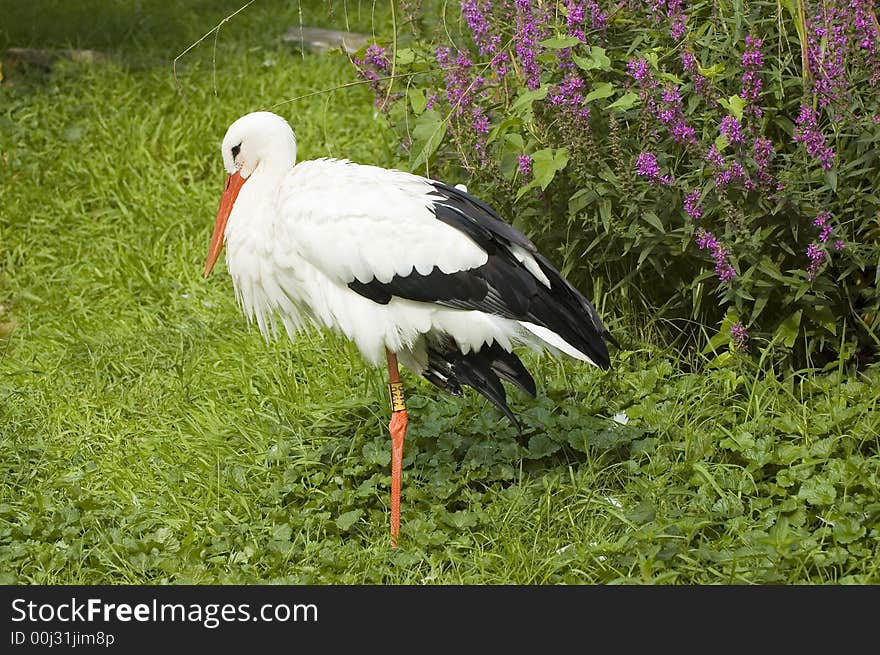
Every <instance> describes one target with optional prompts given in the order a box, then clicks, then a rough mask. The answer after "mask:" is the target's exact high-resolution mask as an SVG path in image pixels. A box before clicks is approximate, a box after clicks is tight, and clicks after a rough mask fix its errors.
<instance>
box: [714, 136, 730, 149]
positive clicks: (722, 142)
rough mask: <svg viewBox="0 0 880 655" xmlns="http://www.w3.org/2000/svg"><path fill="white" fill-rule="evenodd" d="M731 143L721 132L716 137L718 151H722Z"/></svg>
mask: <svg viewBox="0 0 880 655" xmlns="http://www.w3.org/2000/svg"><path fill="white" fill-rule="evenodd" d="M729 144H730V141H728V140H727V137H726V136H724V135H723V134H719V135H718V136H717V137H715V147H716V148H717V149H718V152H722V151H723V150H724V149H725V148H726V147H727V146H728V145H729Z"/></svg>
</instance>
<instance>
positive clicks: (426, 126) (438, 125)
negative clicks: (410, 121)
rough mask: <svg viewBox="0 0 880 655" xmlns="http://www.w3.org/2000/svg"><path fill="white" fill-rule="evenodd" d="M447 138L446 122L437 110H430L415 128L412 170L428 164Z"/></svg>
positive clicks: (420, 118)
mask: <svg viewBox="0 0 880 655" xmlns="http://www.w3.org/2000/svg"><path fill="white" fill-rule="evenodd" d="M444 136H446V122H445V121H444V120H443V117H442V116H441V115H440V113H439V112H438V111H437V110H436V109H429V110H427V111H426V112H425V113H423V114H422V115H421V116H419V118H418V120H416V125H415V127H414V128H413V149H412V152H413V155H414V159H413V161H412V163H411V164H410V168H411V169H413V170H415V169H417V168H419V167H420V166H422V165H424V164H425V163H427V161H428V160H429V159H430V158H431V155H433V154H434V152H435V151H436V150H437V148H438V147H439V146H440V143H441V142H442V141H443V137H444Z"/></svg>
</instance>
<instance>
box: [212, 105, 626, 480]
mask: <svg viewBox="0 0 880 655" xmlns="http://www.w3.org/2000/svg"><path fill="white" fill-rule="evenodd" d="M222 150H223V158H224V164H225V165H226V169H227V171H228V172H229V174H230V178H229V181H228V182H227V189H226V191H225V192H224V197H223V200H222V201H221V207H220V211H219V213H218V217H217V224H216V225H215V230H214V236H213V238H212V244H211V251H210V254H209V256H208V263H207V265H206V275H207V273H208V272H209V271H210V269H211V267H212V266H213V263H214V261H215V260H216V259H217V257H218V256H219V253H220V249H221V248H222V246H223V243H224V238H225V243H226V247H227V255H226V260H227V267H228V269H229V273H230V275H231V276H232V280H233V284H234V286H235V292H236V296H237V298H238V300H239V303H240V305H241V307H242V310H243V312H244V313H245V315H246V316H247V317H248V318H249V319H252V320H254V321H255V322H256V323H257V325H258V326H259V329H260V331H261V332H263V334H265V335H270V334H272V333H274V332H275V331H276V330H277V328H278V326H279V324H280V325H283V327H284V329H286V331H287V333H288V334H289V335H290V336H291V337H292V336H293V335H294V334H295V333H296V332H297V331H299V330H300V329H301V328H302V327H304V326H306V325H309V324H311V325H316V326H319V327H324V328H328V329H331V330H335V331H338V332H341V333H342V334H344V335H345V336H346V337H348V338H349V339H350V340H352V341H353V342H354V343H355V344H356V345H357V347H358V349H359V350H360V352H361V353H362V354H363V356H364V357H365V359H367V361H369V362H371V363H373V364H379V363H380V362H381V361H383V359H384V358H385V357H386V356H388V362H389V368H392V365H393V369H394V371H393V372H392V375H393V373H394V372H396V362H393V361H392V355H396V356H397V357H399V359H400V363H401V364H403V365H404V366H406V367H407V368H410V369H411V370H413V371H415V372H416V373H418V374H420V375H422V376H424V377H425V378H426V379H428V380H429V381H430V382H432V383H433V384H435V385H437V386H438V387H440V388H442V389H444V390H446V391H449V392H452V393H455V394H460V393H461V385H463V384H464V385H469V386H472V387H474V388H475V389H477V391H479V392H480V393H482V394H484V395H485V396H486V397H487V398H489V399H490V400H491V401H492V402H493V403H494V404H495V405H496V406H497V407H498V408H499V409H501V410H502V411H503V412H504V413H505V414H506V415H507V416H508V417H510V418H511V420H515V419H514V417H513V414H512V413H511V412H510V409H509V408H508V407H507V404H506V396H505V392H504V388H503V386H502V385H501V383H500V381H499V378H501V379H505V380H507V381H508V382H511V383H513V384H515V385H516V386H518V387H519V388H521V389H523V390H524V391H526V392H528V393H530V394H532V395H534V393H535V384H534V381H533V380H532V377H531V376H530V375H529V373H528V371H527V370H526V369H525V367H524V366H523V365H522V363H521V362H520V360H519V359H518V358H517V356H516V355H515V354H514V353H513V352H512V346H513V345H515V344H517V343H524V344H527V345H529V346H531V347H533V348H542V347H545V348H548V349H550V350H554V351H561V352H564V353H566V354H568V355H570V356H572V357H575V358H577V359H580V360H582V361H585V362H589V363H591V364H594V365H597V366H600V367H602V368H607V367H608V365H609V358H608V351H607V349H606V347H605V343H604V339H606V338H608V339H610V337H609V336H608V333H607V331H606V329H605V327H604V326H603V325H602V322H601V320H600V319H599V316H598V314H597V313H596V311H595V309H594V308H593V306H592V305H591V304H590V303H589V302H588V301H587V300H586V299H585V298H584V297H583V296H582V295H581V294H580V293H579V292H578V291H576V290H575V289H574V288H573V287H572V286H571V285H570V284H569V283H568V282H566V281H565V280H564V279H563V278H562V276H561V275H560V273H559V272H558V271H557V270H556V269H555V268H554V267H553V266H552V265H551V264H550V262H549V261H547V260H546V259H545V258H544V257H543V256H542V255H540V254H539V253H538V251H537V250H536V248H535V246H534V245H533V244H532V243H531V242H530V241H529V240H528V239H527V238H526V237H525V236H523V235H522V234H521V233H520V232H518V231H517V230H515V229H514V228H513V227H511V226H510V225H508V224H507V223H505V222H504V221H502V220H501V219H500V218H499V217H498V216H497V215H496V214H495V213H494V212H493V211H492V210H491V209H490V208H489V207H488V206H486V205H485V204H483V203H482V202H480V201H479V200H477V199H475V198H473V197H472V196H470V195H468V194H467V193H465V192H463V191H461V190H458V189H455V188H452V187H449V186H446V185H444V184H442V183H439V182H435V181H432V180H428V179H426V178H423V177H420V176H417V175H412V174H409V173H405V172H402V171H396V170H389V169H383V168H377V167H374V166H364V165H359V164H354V163H351V162H349V161H345V160H336V159H318V160H312V161H304V162H301V163H299V164H295V159H296V142H295V140H294V137H293V133H292V131H291V130H290V127H289V126H288V125H287V123H286V122H285V121H284V120H283V119H281V118H280V117H278V116H275V115H274V114H269V113H266V112H258V113H255V114H249V115H247V116H244V117H243V118H241V119H239V120H238V121H236V122H235V123H233V125H232V126H231V127H230V128H229V131H228V132H227V134H226V137H225V139H224V141H223V146H222ZM404 418H405V415H404ZM397 422H398V424H399V423H400V421H399V420H398V421H397ZM404 428H405V425H404ZM399 431H402V430H399ZM393 432H394V430H392V433H393ZM402 438H403V437H402V434H401V435H400V442H401V443H400V446H401V448H400V449H401V451H402ZM395 459H397V458H396V457H395ZM397 473H398V480H399V470H398V471H397Z"/></svg>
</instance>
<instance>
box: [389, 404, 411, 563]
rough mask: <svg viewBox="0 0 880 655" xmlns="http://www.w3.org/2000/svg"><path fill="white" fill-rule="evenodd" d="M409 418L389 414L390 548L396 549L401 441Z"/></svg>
mask: <svg viewBox="0 0 880 655" xmlns="http://www.w3.org/2000/svg"><path fill="white" fill-rule="evenodd" d="M408 421H409V417H407V415H406V410H405V409H404V410H400V411H397V412H394V413H392V414H391V423H390V424H389V425H388V431H389V432H390V433H391V547H392V548H397V537H398V535H400V476H401V473H402V470H403V440H404V438H405V437H406V424H407V422H408Z"/></svg>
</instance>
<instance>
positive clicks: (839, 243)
mask: <svg viewBox="0 0 880 655" xmlns="http://www.w3.org/2000/svg"><path fill="white" fill-rule="evenodd" d="M844 245H845V244H844V243H843V241H841V240H840V239H838V240H837V241H835V242H834V249H835V250H836V251H837V252H840V251H841V250H843V247H844Z"/></svg>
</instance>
